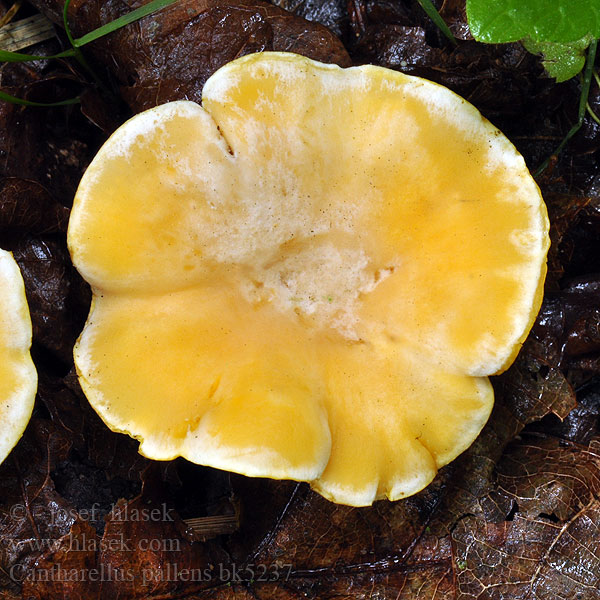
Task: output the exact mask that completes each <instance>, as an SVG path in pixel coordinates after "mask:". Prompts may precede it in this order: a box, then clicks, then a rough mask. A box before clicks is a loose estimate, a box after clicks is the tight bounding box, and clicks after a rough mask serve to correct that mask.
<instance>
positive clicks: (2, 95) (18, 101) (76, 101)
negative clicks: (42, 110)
mask: <svg viewBox="0 0 600 600" xmlns="http://www.w3.org/2000/svg"><path fill="white" fill-rule="evenodd" d="M0 100H3V101H4V102H10V103H11V104H20V105H21V106H43V107H50V106H68V105H70V104H79V102H80V100H79V98H69V99H68V100H61V101H60V102H32V101H31V100H23V99H22V98H17V97H16V96H11V95H10V94H7V93H5V92H3V91H1V90H0Z"/></svg>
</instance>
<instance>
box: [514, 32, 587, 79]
mask: <svg viewBox="0 0 600 600" xmlns="http://www.w3.org/2000/svg"><path fill="white" fill-rule="evenodd" d="M591 43H592V36H591V35H586V36H585V37H583V38H581V39H580V40H577V41H575V42H569V43H565V44H562V43H557V42H536V41H535V40H533V39H532V38H526V39H524V40H523V46H525V48H526V49H527V50H528V51H529V52H531V53H532V54H541V56H542V64H543V65H544V69H546V72H547V73H548V75H550V77H554V79H556V81H557V82H558V83H560V82H562V81H567V79H571V77H575V75H577V74H578V73H579V72H580V71H581V69H583V66H584V65H585V51H586V49H587V47H588V46H589V45H590V44H591Z"/></svg>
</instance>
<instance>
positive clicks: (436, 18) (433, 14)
mask: <svg viewBox="0 0 600 600" xmlns="http://www.w3.org/2000/svg"><path fill="white" fill-rule="evenodd" d="M417 2H418V3H419V4H420V5H421V8H422V9H423V10H424V11H425V12H426V13H427V16H428V17H429V18H430V19H431V20H432V21H433V22H434V23H435V24H436V25H437V26H438V27H439V29H440V31H441V32H442V33H443V34H444V35H445V36H446V37H447V38H448V39H449V40H450V42H451V43H452V44H454V45H455V46H456V45H457V42H456V38H455V37H454V35H452V32H451V31H450V28H449V27H448V25H446V21H444V19H442V17H441V15H440V13H439V12H438V11H437V8H436V7H435V6H434V5H433V2H431V0H417Z"/></svg>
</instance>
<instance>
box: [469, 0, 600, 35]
mask: <svg viewBox="0 0 600 600" xmlns="http://www.w3.org/2000/svg"><path fill="white" fill-rule="evenodd" d="M467 18H468V21H469V27H470V29H471V33H472V34H473V37H474V38H475V39H476V40H477V41H479V42H486V43H488V44H502V43H505V42H516V41H518V40H522V39H525V38H532V39H533V40H534V41H536V42H563V43H564V42H574V41H576V40H581V38H583V37H585V36H587V35H591V36H592V37H593V38H600V2H598V0H467Z"/></svg>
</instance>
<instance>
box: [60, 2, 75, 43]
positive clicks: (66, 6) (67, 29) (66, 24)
mask: <svg viewBox="0 0 600 600" xmlns="http://www.w3.org/2000/svg"><path fill="white" fill-rule="evenodd" d="M70 4H71V0H65V4H64V6H63V27H64V28H65V33H66V34H67V37H68V38H69V43H70V44H71V46H73V48H76V46H75V40H74V39H73V34H72V33H71V28H70V27H69V18H68V17H67V12H68V11H69V5H70Z"/></svg>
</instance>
